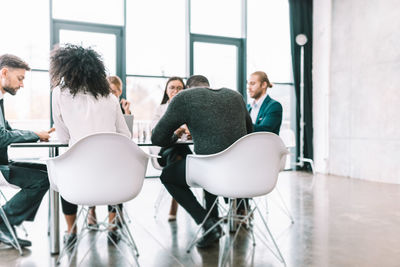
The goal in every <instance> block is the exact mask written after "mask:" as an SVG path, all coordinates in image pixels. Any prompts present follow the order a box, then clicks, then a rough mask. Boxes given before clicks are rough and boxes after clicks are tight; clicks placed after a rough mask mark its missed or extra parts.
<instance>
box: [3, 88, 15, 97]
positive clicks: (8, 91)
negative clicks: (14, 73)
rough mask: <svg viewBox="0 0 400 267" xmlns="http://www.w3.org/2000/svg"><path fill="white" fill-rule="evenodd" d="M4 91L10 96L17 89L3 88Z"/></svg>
mask: <svg viewBox="0 0 400 267" xmlns="http://www.w3.org/2000/svg"><path fill="white" fill-rule="evenodd" d="M3 89H4V91H6V92H7V93H9V94H11V95H15V94H16V93H17V91H18V89H19V87H18V88H11V87H3Z"/></svg>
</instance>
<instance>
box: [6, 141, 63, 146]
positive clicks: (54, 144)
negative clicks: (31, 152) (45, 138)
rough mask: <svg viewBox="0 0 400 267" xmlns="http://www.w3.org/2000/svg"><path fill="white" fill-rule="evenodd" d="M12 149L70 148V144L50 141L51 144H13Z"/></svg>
mask: <svg viewBox="0 0 400 267" xmlns="http://www.w3.org/2000/svg"><path fill="white" fill-rule="evenodd" d="M10 147H68V144H64V143H61V142H58V141H49V142H30V143H12V144H11V145H10Z"/></svg>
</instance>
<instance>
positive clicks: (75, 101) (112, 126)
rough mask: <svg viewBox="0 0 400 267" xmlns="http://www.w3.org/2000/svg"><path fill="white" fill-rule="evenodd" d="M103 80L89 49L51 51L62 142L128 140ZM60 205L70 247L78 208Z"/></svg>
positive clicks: (114, 100) (97, 60)
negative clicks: (104, 136) (99, 136)
mask: <svg viewBox="0 0 400 267" xmlns="http://www.w3.org/2000/svg"><path fill="white" fill-rule="evenodd" d="M65 62H70V64H65ZM77 69H79V70H80V71H76V70H77ZM106 77H107V76H106V72H105V67H104V63H103V62H102V60H101V57H100V55H99V54H98V53H97V52H95V51H94V50H92V49H91V48H83V47H81V46H75V45H66V46H65V47H60V48H57V49H55V50H53V51H52V53H51V58H50V79H51V86H52V90H53V94H52V108H53V120H54V126H55V128H56V133H57V137H58V139H59V140H60V141H61V142H68V143H69V145H70V146H72V145H73V144H74V143H76V142H77V141H78V140H79V139H81V138H83V137H85V136H87V135H91V134H94V133H99V132H116V133H121V134H123V135H125V136H127V137H129V138H130V137H131V134H130V132H129V129H128V126H127V125H126V123H125V119H124V117H123V115H122V112H121V108H120V105H119V102H118V99H117V98H115V96H113V95H112V94H111V91H110V85H109V84H108V82H107V78H106ZM93 190H95V188H93ZM61 204H62V210H63V213H64V215H65V219H66V221H67V226H68V230H67V233H66V235H65V236H64V242H65V243H66V245H72V244H74V243H75V242H76V232H77V228H76V226H75V227H74V223H75V220H76V212H77V206H76V205H74V204H71V203H69V202H67V201H66V200H64V199H63V198H61ZM109 211H110V215H109V222H110V223H112V222H114V218H115V211H114V210H113V208H112V207H111V206H110V207H109ZM109 235H110V237H111V238H112V239H113V240H114V241H118V240H119V239H120V236H119V234H118V233H117V231H116V229H115V228H114V229H109Z"/></svg>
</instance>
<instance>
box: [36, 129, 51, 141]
mask: <svg viewBox="0 0 400 267" xmlns="http://www.w3.org/2000/svg"><path fill="white" fill-rule="evenodd" d="M55 130H56V129H55V128H51V129H50V130H48V131H40V132H34V133H35V134H36V135H37V136H38V137H39V139H40V141H45V142H47V141H49V139H50V133H52V132H54V131H55Z"/></svg>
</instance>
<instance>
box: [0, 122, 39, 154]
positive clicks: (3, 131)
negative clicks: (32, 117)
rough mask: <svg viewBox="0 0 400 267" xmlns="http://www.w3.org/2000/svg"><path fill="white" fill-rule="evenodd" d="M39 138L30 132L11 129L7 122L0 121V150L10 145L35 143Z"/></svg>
mask: <svg viewBox="0 0 400 267" xmlns="http://www.w3.org/2000/svg"><path fill="white" fill-rule="evenodd" d="M37 140H39V136H38V135H37V134H35V133H34V132H32V131H28V130H17V129H12V128H11V127H10V125H9V124H8V122H7V121H4V122H3V120H2V119H0V148H5V147H7V146H8V145H10V144H12V143H26V142H36V141H37Z"/></svg>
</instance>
